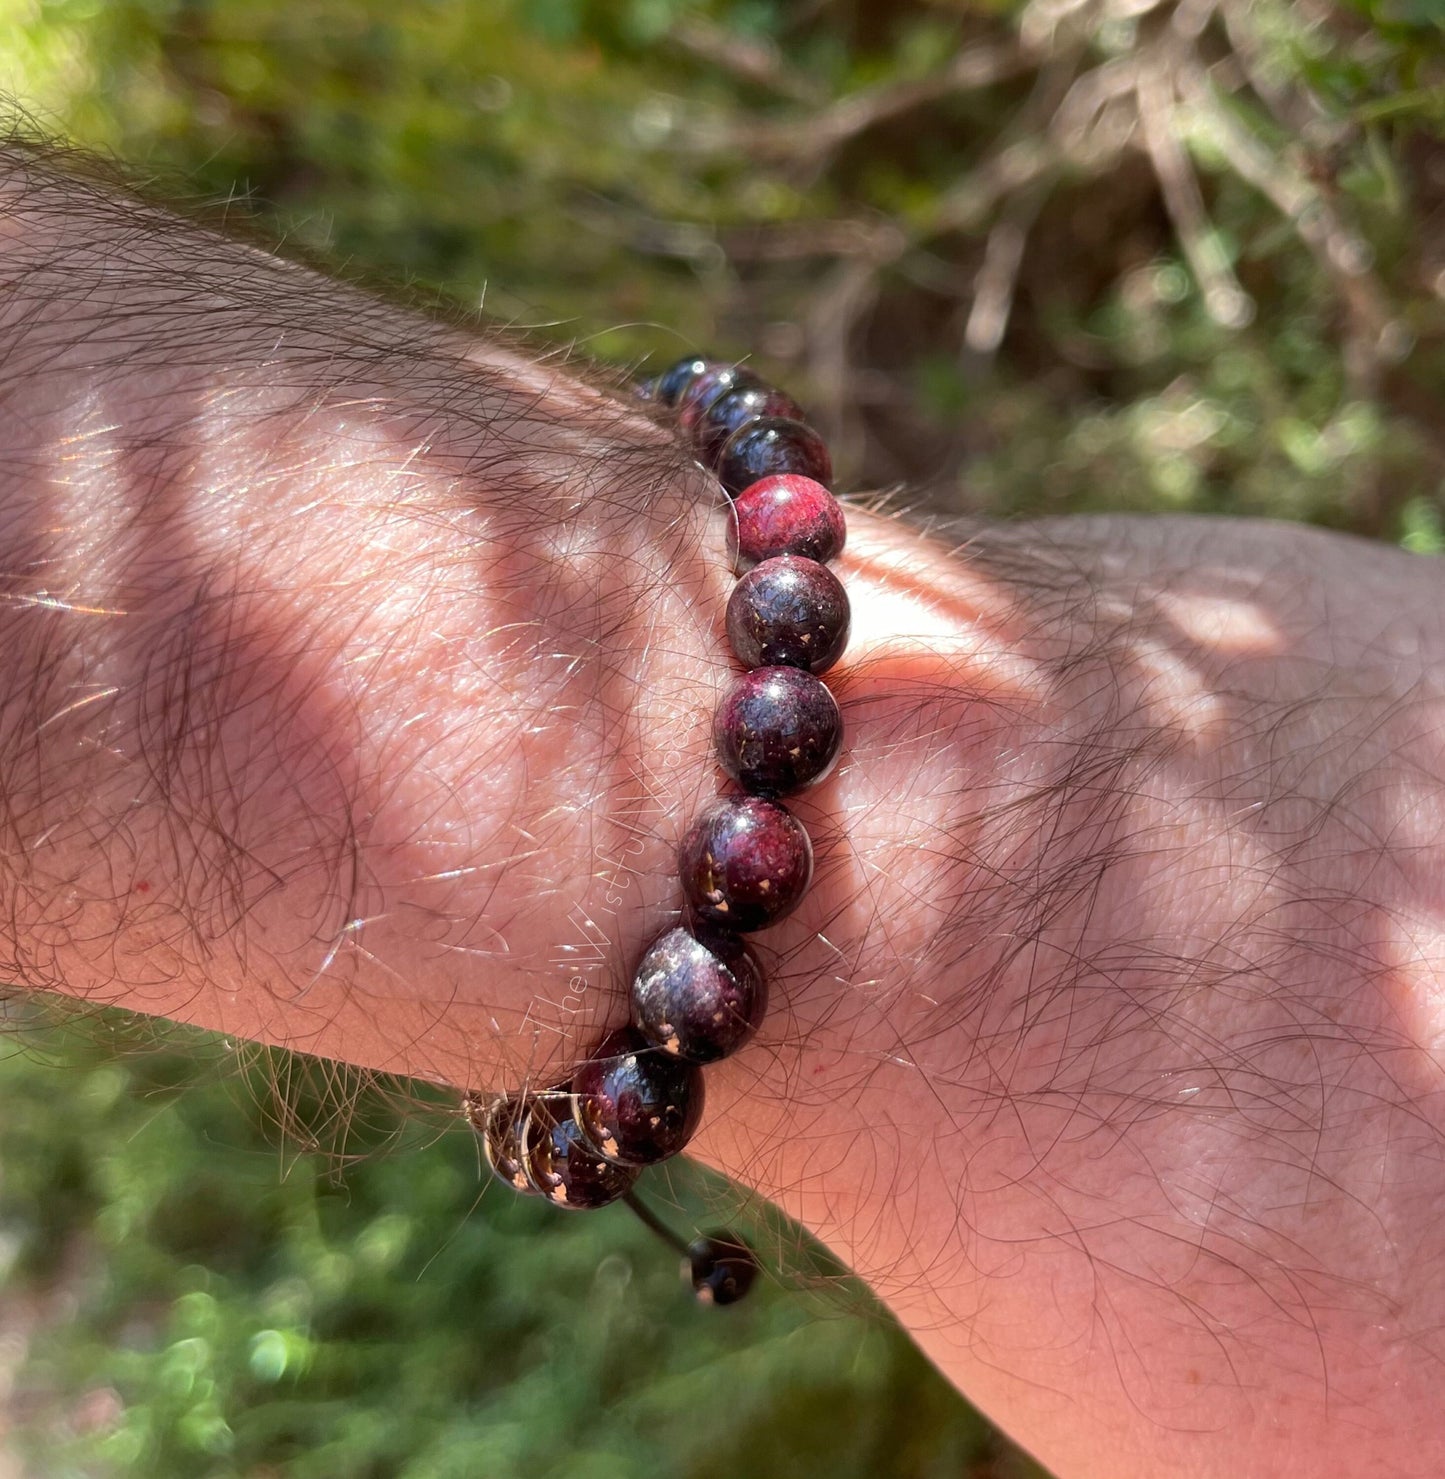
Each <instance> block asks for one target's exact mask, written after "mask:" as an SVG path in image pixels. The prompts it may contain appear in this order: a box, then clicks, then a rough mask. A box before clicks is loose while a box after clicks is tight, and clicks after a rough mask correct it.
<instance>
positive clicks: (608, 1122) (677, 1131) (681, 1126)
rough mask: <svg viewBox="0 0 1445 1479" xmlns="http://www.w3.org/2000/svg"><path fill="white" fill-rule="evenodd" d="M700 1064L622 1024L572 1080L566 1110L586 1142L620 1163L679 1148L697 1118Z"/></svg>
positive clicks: (643, 1161)
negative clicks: (570, 1096) (674, 1052)
mask: <svg viewBox="0 0 1445 1479" xmlns="http://www.w3.org/2000/svg"><path fill="white" fill-rule="evenodd" d="M702 1105H703V1086H702V1069H701V1068H699V1067H698V1066H697V1065H696V1064H695V1063H690V1062H684V1061H683V1059H681V1058H679V1057H676V1056H675V1055H673V1054H672V1053H668V1052H664V1051H661V1050H659V1049H658V1048H656V1047H655V1046H653V1045H652V1044H651V1043H649V1042H648V1041H646V1039H645V1038H643V1037H642V1036H641V1035H640V1034H639V1033H636V1032H633V1031H632V1030H631V1029H629V1028H622V1029H621V1030H620V1031H618V1032H614V1033H612V1034H611V1036H609V1037H608V1038H606V1039H605V1040H604V1041H603V1043H602V1045H601V1046H600V1047H599V1048H598V1049H597V1051H596V1052H595V1053H594V1054H593V1055H592V1058H591V1060H590V1061H588V1062H586V1063H584V1064H583V1065H582V1066H581V1068H579V1069H578V1070H577V1073H576V1076H575V1077H574V1078H573V1080H572V1114H573V1116H574V1117H575V1119H576V1121H577V1123H578V1124H579V1125H580V1126H581V1127H582V1133H583V1134H584V1135H585V1136H586V1137H587V1140H588V1142H589V1143H590V1144H591V1146H592V1148H593V1149H594V1150H596V1151H597V1152H598V1153H599V1154H600V1155H601V1156H602V1157H603V1158H604V1159H606V1160H609V1161H620V1162H621V1163H622V1164H623V1165H626V1166H650V1165H652V1164H654V1163H655V1162H657V1161H665V1160H666V1159H667V1158H668V1157H669V1156H674V1155H676V1154H677V1153H678V1151H680V1150H681V1149H682V1148H683V1146H684V1145H686V1144H687V1142H688V1141H689V1140H691V1139H692V1136H693V1132H694V1131H695V1130H696V1129H697V1127H698V1123H699V1121H700V1120H701V1119H702Z"/></svg>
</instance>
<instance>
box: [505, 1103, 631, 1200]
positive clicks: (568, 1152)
mask: <svg viewBox="0 0 1445 1479" xmlns="http://www.w3.org/2000/svg"><path fill="white" fill-rule="evenodd" d="M520 1139H521V1146H522V1166H523V1169H524V1170H525V1172H526V1175H527V1180H528V1182H529V1183H530V1184H531V1186H532V1189H533V1190H534V1191H538V1192H540V1193H541V1194H542V1195H543V1196H544V1197H546V1198H547V1200H548V1201H549V1202H554V1203H555V1204H556V1205H557V1206H559V1207H571V1208H574V1209H575V1210H577V1211H586V1210H587V1209H589V1208H591V1207H605V1206H606V1205H607V1204H608V1202H615V1201H616V1200H617V1199H618V1197H620V1196H625V1195H626V1194H627V1192H629V1191H630V1190H631V1189H632V1183H633V1182H634V1181H636V1180H637V1178H638V1175H639V1174H640V1171H639V1168H638V1167H636V1166H619V1165H615V1164H614V1163H613V1162H611V1161H605V1160H603V1159H602V1157H601V1156H600V1155H598V1154H597V1152H596V1151H595V1150H593V1148H592V1147H591V1146H590V1145H589V1144H588V1143H587V1137H586V1136H585V1135H584V1134H583V1133H582V1127H581V1126H580V1125H579V1124H578V1123H577V1121H576V1120H575V1119H573V1118H572V1113H571V1110H570V1109H569V1108H568V1107H567V1105H566V1101H565V1099H564V1098H562V1097H560V1096H558V1097H556V1098H555V1099H548V1100H543V1099H540V1098H539V1099H533V1100H532V1102H531V1105H530V1107H529V1109H528V1111H527V1116H526V1118H525V1119H524V1120H523V1121H522V1129H521V1133H520Z"/></svg>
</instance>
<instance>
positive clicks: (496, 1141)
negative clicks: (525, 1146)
mask: <svg viewBox="0 0 1445 1479" xmlns="http://www.w3.org/2000/svg"><path fill="white" fill-rule="evenodd" d="M528 1107H529V1106H528V1104H527V1100H526V1099H525V1097H524V1096H522V1095H520V1094H517V1095H514V1096H513V1097H511V1098H510V1099H493V1100H491V1101H490V1103H489V1102H487V1101H486V1100H485V1099H483V1098H482V1097H481V1096H480V1095H479V1094H468V1095H467V1097H466V1100H465V1101H464V1105H463V1108H464V1110H465V1113H466V1116H467V1123H468V1124H470V1125H471V1127H472V1129H474V1130H475V1131H476V1132H477V1135H478V1137H479V1138H480V1139H481V1142H482V1154H483V1155H484V1156H486V1158H487V1165H488V1166H489V1167H490V1168H491V1172H492V1175H493V1176H495V1177H496V1178H497V1180H498V1181H501V1182H503V1183H505V1184H506V1185H507V1186H510V1187H511V1188H512V1190H513V1191H524V1192H532V1191H534V1190H535V1188H534V1187H533V1186H532V1184H531V1183H530V1182H529V1181H528V1180H527V1173H526V1170H525V1169H524V1168H523V1165H522V1141H521V1129H522V1121H523V1120H524V1119H525V1118H526V1116H527V1110H528Z"/></svg>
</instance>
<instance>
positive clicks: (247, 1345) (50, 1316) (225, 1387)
mask: <svg viewBox="0 0 1445 1479" xmlns="http://www.w3.org/2000/svg"><path fill="white" fill-rule="evenodd" d="M27 1041H28V1042H29V1044H30V1047H31V1052H30V1053H29V1054H28V1055H26V1056H18V1055H17V1056H15V1057H12V1058H11V1059H10V1060H9V1061H8V1062H6V1064H5V1065H4V1082H5V1089H6V1108H7V1113H6V1116H5V1119H4V1122H3V1125H0V1162H3V1164H4V1166H5V1180H4V1185H3V1190H0V1237H3V1248H4V1250H5V1253H6V1256H7V1258H8V1265H9V1279H8V1285H9V1288H10V1290H11V1299H12V1301H14V1300H16V1299H17V1297H18V1296H17V1291H19V1290H25V1291H27V1293H26V1294H25V1296H24V1297H25V1299H26V1300H28V1299H32V1298H39V1299H41V1300H43V1301H44V1304H43V1306H42V1310H41V1314H42V1318H41V1320H40V1323H39V1327H38V1328H37V1329H36V1330H35V1332H34V1333H33V1335H32V1337H31V1346H30V1352H29V1356H28V1359H27V1361H26V1363H25V1365H24V1366H23V1368H22V1369H21V1372H20V1374H19V1378H18V1384H17V1387H16V1390H15V1391H14V1393H13V1394H12V1397H11V1402H12V1406H13V1407H14V1408H15V1409H18V1410H21V1411H24V1412H26V1413H27V1414H28V1415H29V1420H28V1421H27V1422H26V1423H25V1424H24V1425H23V1427H22V1428H21V1430H20V1432H19V1433H18V1434H17V1435H16V1436H17V1439H18V1441H19V1443H20V1445H21V1446H22V1448H23V1451H24V1455H25V1457H26V1458H27V1459H28V1460H29V1461H30V1462H31V1463H32V1464H33V1465H34V1468H33V1472H34V1473H36V1474H45V1475H47V1476H50V1479H61V1476H68V1475H81V1474H84V1475H88V1476H89V1475H101V1476H110V1475H116V1476H122V1475H124V1476H131V1475H136V1476H141V1475H143V1476H146V1479H191V1476H195V1479H214V1476H221V1475H232V1474H246V1475H263V1474H266V1475H269V1474H277V1473H283V1472H284V1473H285V1474H286V1475H288V1476H291V1479H367V1476H376V1479H383V1476H386V1479H392V1476H396V1479H471V1476H475V1475H485V1476H487V1479H508V1476H512V1475H516V1476H518V1479H538V1476H547V1475H556V1476H558V1479H563V1476H566V1479H577V1476H588V1479H645V1476H648V1475H659V1476H663V1475H665V1476H669V1479H671V1476H696V1479H714V1476H715V1479H730V1476H734V1475H738V1474H753V1473H764V1474H766V1473H778V1472H810V1473H811V1472H828V1473H833V1474H837V1475H838V1476H840V1479H844V1476H847V1475H858V1476H860V1479H863V1476H873V1475H878V1474H885V1473H886V1474H889V1475H899V1476H915V1475H916V1476H919V1479H932V1476H940V1479H942V1476H945V1475H949V1476H953V1475H957V1474H959V1473H960V1472H965V1471H966V1466H967V1465H968V1464H969V1462H970V1460H971V1458H972V1457H974V1456H975V1455H978V1454H980V1453H983V1452H985V1451H986V1450H987V1449H988V1447H989V1440H988V1438H987V1435H986V1433H985V1431H984V1430H983V1428H982V1425H981V1424H979V1423H978V1421H977V1419H975V1418H973V1417H972V1416H971V1415H970V1414H969V1413H968V1411H967V1409H966V1408H964V1407H963V1406H962V1404H961V1403H959V1401H958V1399H957V1398H956V1396H955V1395H954V1394H953V1392H952V1391H951V1390H950V1389H949V1388H948V1387H947V1386H946V1385H945V1384H944V1383H943V1382H942V1381H941V1380H940V1379H939V1378H938V1376H937V1375H936V1374H935V1373H934V1372H933V1371H932V1370H931V1369H930V1368H929V1367H928V1366H927V1364H926V1363H925V1362H924V1361H923V1359H922V1357H920V1356H919V1355H918V1354H917V1353H916V1352H915V1351H914V1350H913V1348H912V1347H911V1346H910V1345H909V1343H908V1342H907V1341H906V1340H904V1339H903V1337H902V1336H901V1335H900V1334H899V1333H898V1332H897V1331H896V1329H894V1327H892V1326H891V1325H890V1324H889V1323H888V1322H887V1321H886V1320H885V1319H883V1318H882V1316H881V1315H880V1314H878V1312H876V1311H873V1310H866V1311H863V1312H861V1313H860V1312H859V1311H858V1309H857V1305H858V1302H859V1301H860V1300H861V1295H858V1294H856V1293H855V1294H854V1295H852V1296H851V1297H850V1300H849V1301H848V1302H845V1301H844V1300H842V1299H841V1298H840V1297H839V1296H838V1295H836V1294H834V1295H830V1296H828V1297H827V1298H824V1297H823V1296H820V1295H817V1294H813V1295H809V1294H808V1293H806V1292H803V1291H800V1290H798V1289H797V1288H795V1287H789V1286H787V1285H783V1284H778V1283H776V1282H774V1283H772V1284H770V1285H769V1286H767V1287H765V1288H764V1289H762V1290H761V1292H760V1293H759V1294H758V1295H757V1296H756V1297H755V1298H754V1299H752V1300H750V1301H749V1302H748V1303H747V1304H744V1305H740V1306H738V1307H737V1308H736V1309H732V1310H728V1311H726V1312H724V1311H709V1310H704V1309H701V1308H699V1307H697V1306H695V1305H694V1304H693V1303H692V1301H691V1299H690V1297H688V1296H687V1295H686V1294H685V1292H684V1290H683V1287H682V1285H681V1283H680V1282H679V1280H678V1277H677V1260H676V1258H675V1256H674V1255H673V1254H671V1253H669V1252H668V1251H666V1250H665V1249H664V1248H663V1247H662V1246H661V1245H660V1244H659V1243H657V1242H656V1241H654V1239H653V1238H652V1235H651V1234H650V1233H649V1232H648V1231H647V1230H646V1229H645V1228H643V1227H642V1225H641V1224H640V1223H638V1222H637V1221H636V1220H635V1219H633V1218H631V1217H629V1216H628V1215H627V1213H626V1212H625V1210H624V1209H621V1208H617V1209H614V1210H613V1211H611V1212H609V1213H606V1214H598V1215H597V1216H595V1217H575V1218H574V1217H568V1216H566V1215H561V1214H558V1213H557V1212H556V1210H555V1209H554V1208H551V1207H547V1206H539V1205H535V1204H529V1203H527V1202H524V1201H522V1200H521V1199H519V1198H517V1197H513V1196H507V1195H503V1194H501V1193H500V1191H496V1192H490V1191H489V1192H486V1193H485V1194H482V1193H481V1178H480V1173H479V1167H478V1158H477V1151H476V1147H475V1144H474V1142H473V1137H472V1136H471V1134H470V1133H469V1132H466V1131H463V1130H461V1129H459V1128H455V1127H454V1128H453V1130H452V1132H451V1133H447V1134H443V1135H441V1136H440V1137H438V1135H437V1134H436V1131H435V1126H434V1125H433V1126H431V1127H428V1125H427V1124H426V1123H425V1121H424V1119H422V1118H415V1117H413V1118H412V1119H411V1120H410V1121H409V1122H408V1123H407V1124H406V1125H405V1127H404V1129H403V1130H402V1132H401V1138H400V1141H399V1143H396V1144H394V1145H393V1146H392V1147H391V1148H390V1150H389V1151H387V1152H386V1153H384V1154H379V1155H371V1156H367V1157H366V1158H365V1159H364V1160H362V1161H361V1162H360V1163H359V1164H356V1165H353V1166H352V1167H350V1168H349V1169H347V1170H346V1171H345V1173H344V1175H342V1176H340V1177H336V1176H330V1175H328V1174H327V1172H328V1170H329V1165H328V1163H325V1162H323V1161H322V1160H320V1159H318V1158H317V1157H315V1156H304V1155H303V1156H296V1155H295V1154H294V1152H293V1153H291V1154H289V1155H287V1154H281V1153H278V1149H277V1147H276V1146H275V1145H274V1144H273V1143H272V1142H271V1138H270V1131H269V1127H268V1124H267V1118H268V1115H269V1113H270V1109H269V1100H270V1097H271V1091H272V1084H271V1082H270V1080H269V1077H268V1076H266V1075H264V1074H262V1073H261V1072H260V1071H259V1070H252V1071H251V1072H250V1073H249V1074H246V1073H244V1072H243V1070H242V1069H241V1068H240V1067H239V1066H238V1065H237V1063H236V1061H235V1060H234V1059H232V1058H230V1057H229V1056H228V1055H227V1054H226V1053H225V1052H224V1051H223V1050H222V1049H220V1048H219V1047H218V1046H217V1044H216V1042H215V1040H209V1039H205V1038H202V1037H201V1036H199V1035H197V1036H196V1037H195V1039H194V1040H193V1041H192V1042H191V1043H189V1044H188V1045H178V1046H177V1047H176V1048H175V1049H174V1050H172V1051H170V1052H165V1051H161V1050H158V1049H154V1048H152V1049H150V1050H141V1051H136V1050H131V1051H129V1052H127V1054H126V1056H125V1057H123V1058H121V1059H119V1060H117V1061H99V1062H96V1063H94V1064H92V1065H91V1066H89V1067H88V1068H87V1067H81V1066H78V1065H77V1062H76V1060H77V1058H78V1057H79V1056H81V1055H82V1053H83V1047H82V1044H83V1041H84V1039H82V1038H80V1037H79V1036H76V1035H71V1036H65V1035H63V1034H61V1033H59V1032H57V1031H55V1030H51V1031H49V1032H46V1031H44V1030H42V1029H40V1028H32V1029H31V1031H30V1033H29V1036H28V1038H27ZM113 1046H114V1045H113V1044H112V1045H111V1047H112V1048H113ZM110 1051H111V1048H108V1049H107V1051H106V1053H105V1054H103V1055H102V1057H103V1058H104V1057H108V1056H109V1052H110ZM42 1052H43V1053H44V1054H45V1055H46V1057H48V1058H53V1059H58V1060H60V1061H63V1062H66V1063H67V1064H68V1065H69V1066H68V1067H67V1068H65V1069H58V1068H57V1067H56V1065H55V1062H54V1061H37V1059H36V1054H39V1053H42ZM376 1118H377V1122H378V1124H383V1125H384V1122H385V1120H386V1114H385V1112H384V1110H382V1111H379V1112H378V1114H377V1116H376ZM392 1128H393V1129H394V1128H395V1126H394V1125H393V1127H392ZM652 1194H653V1196H654V1197H658V1196H661V1197H662V1198H663V1199H664V1200H668V1199H672V1200H674V1201H676V1203H677V1205H676V1206H675V1207H673V1208H671V1209H670V1210H669V1215H670V1216H672V1217H673V1218H675V1219H676V1220H677V1221H678V1222H679V1223H681V1224H682V1225H687V1223H688V1221H689V1219H690V1218H697V1217H700V1216H704V1215H705V1207H706V1204H707V1199H708V1189H707V1188H706V1187H705V1186H704V1185H703V1184H702V1183H701V1181H700V1179H699V1178H698V1177H697V1176H695V1175H693V1174H691V1173H682V1174H681V1175H680V1176H678V1177H677V1178H675V1179H674V1180H673V1182H672V1184H671V1185H669V1184H668V1182H667V1181H666V1180H665V1179H662V1180H660V1181H659V1182H657V1183H654V1185H653V1193H652ZM850 1302H851V1304H852V1305H853V1307H854V1308H853V1312H852V1313H849V1312H848V1303H850Z"/></svg>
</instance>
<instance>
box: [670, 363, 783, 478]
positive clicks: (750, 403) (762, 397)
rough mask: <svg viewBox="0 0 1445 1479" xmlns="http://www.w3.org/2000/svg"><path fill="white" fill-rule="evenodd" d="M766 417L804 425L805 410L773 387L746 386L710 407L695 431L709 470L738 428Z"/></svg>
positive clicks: (694, 433) (698, 448)
mask: <svg viewBox="0 0 1445 1479" xmlns="http://www.w3.org/2000/svg"><path fill="white" fill-rule="evenodd" d="M764 416H770V417H772V418H773V419H774V420H786V421H801V420H803V408H802V407H801V406H800V405H799V404H798V403H797V401H795V400H794V399H793V398H792V396H790V395H788V394H787V393H786V392H785V391H781V390H775V389H774V388H773V387H772V386H771V385H762V384H757V385H745V386H742V387H741V388H740V389H735V390H729V391H727V392H726V393H725V394H723V395H720V396H718V398H717V399H716V400H714V401H711V402H710V403H709V404H708V408H707V410H706V411H704V412H703V414H702V416H701V418H700V419H699V420H698V423H697V425H696V427H695V428H694V429H693V441H694V443H695V444H696V446H697V455H698V456H699V457H700V458H701V459H702V460H703V461H704V462H705V463H707V465H708V466H709V467H713V466H715V465H716V463H717V458H718V453H719V452H721V451H722V448H723V443H724V442H726V441H727V439H728V438H729V437H730V436H731V435H732V434H733V433H734V432H735V431H736V430H737V429H738V427H740V426H744V425H746V424H747V423H748V422H749V421H757V420H759V419H760V418H762V417H764Z"/></svg>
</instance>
